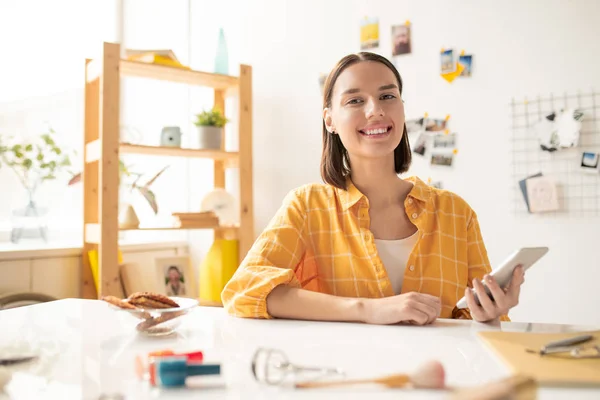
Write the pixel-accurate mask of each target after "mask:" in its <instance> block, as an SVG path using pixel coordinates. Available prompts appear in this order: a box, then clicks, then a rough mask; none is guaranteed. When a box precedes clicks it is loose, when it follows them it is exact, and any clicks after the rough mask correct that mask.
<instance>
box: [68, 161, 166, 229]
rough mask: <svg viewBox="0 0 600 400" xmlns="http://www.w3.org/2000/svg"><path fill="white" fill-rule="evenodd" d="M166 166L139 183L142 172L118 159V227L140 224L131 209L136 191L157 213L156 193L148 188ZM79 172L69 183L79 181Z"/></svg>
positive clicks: (131, 226)
mask: <svg viewBox="0 0 600 400" xmlns="http://www.w3.org/2000/svg"><path fill="white" fill-rule="evenodd" d="M167 168H168V166H166V167H164V168H162V169H161V170H160V171H158V173H156V174H155V175H153V176H152V178H150V179H149V180H148V181H147V182H146V183H144V184H140V183H139V182H140V180H141V179H142V177H143V176H144V174H142V173H140V172H134V171H133V170H131V166H129V165H126V164H125V162H123V160H121V159H119V186H120V188H119V189H120V194H119V197H120V198H121V199H120V201H119V202H120V204H119V227H120V228H137V227H138V226H139V224H140V221H139V220H138V217H137V214H136V212H135V210H134V209H133V205H132V204H131V203H132V200H131V195H132V194H133V193H134V192H138V193H139V194H141V195H142V197H143V198H144V200H146V203H147V204H148V205H149V206H150V208H152V211H153V212H154V215H156V214H158V203H157V202H156V195H155V194H154V192H153V191H152V190H151V189H150V186H152V184H153V183H154V181H156V179H157V178H158V177H159V176H160V175H161V174H162V173H163V172H165V170H166V169H167ZM81 176H82V175H81V172H80V173H78V174H76V175H75V176H73V178H72V179H71V180H70V181H69V185H74V184H76V183H78V182H80V181H81Z"/></svg>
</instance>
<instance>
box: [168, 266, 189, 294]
mask: <svg viewBox="0 0 600 400" xmlns="http://www.w3.org/2000/svg"><path fill="white" fill-rule="evenodd" d="M166 290H167V296H185V294H186V293H185V284H184V283H183V282H182V279H181V272H180V271H179V268H177V267H176V266H174V265H171V266H170V267H169V269H168V270H167V284H166Z"/></svg>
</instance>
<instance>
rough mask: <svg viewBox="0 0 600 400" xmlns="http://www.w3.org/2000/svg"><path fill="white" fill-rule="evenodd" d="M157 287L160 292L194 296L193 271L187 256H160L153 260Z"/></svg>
mask: <svg viewBox="0 0 600 400" xmlns="http://www.w3.org/2000/svg"><path fill="white" fill-rule="evenodd" d="M155 265H156V271H157V276H158V288H159V290H160V292H161V293H162V294H165V295H167V296H176V297H196V293H195V286H194V273H193V271H192V268H191V261H190V258H189V257H187V256H174V257H160V258H157V259H156V260H155Z"/></svg>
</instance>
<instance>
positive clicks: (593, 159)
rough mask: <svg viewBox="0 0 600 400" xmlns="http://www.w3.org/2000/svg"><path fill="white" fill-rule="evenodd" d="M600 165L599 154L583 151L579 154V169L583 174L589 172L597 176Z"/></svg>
mask: <svg viewBox="0 0 600 400" xmlns="http://www.w3.org/2000/svg"><path fill="white" fill-rule="evenodd" d="M599 165H600V153H594V152H592V151H584V152H582V153H581V164H580V165H579V168H580V169H581V170H582V171H583V172H590V173H593V174H597V173H598V171H599V169H598V166H599Z"/></svg>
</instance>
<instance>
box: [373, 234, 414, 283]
mask: <svg viewBox="0 0 600 400" xmlns="http://www.w3.org/2000/svg"><path fill="white" fill-rule="evenodd" d="M418 233H419V231H417V232H415V233H414V234H412V235H411V236H409V237H407V238H404V239H397V240H384V239H375V246H376V247H377V253H378V254H379V258H381V261H383V265H384V267H385V269H386V271H387V274H388V277H389V278H390V282H391V283H392V288H393V289H394V293H395V294H400V292H401V291H402V282H403V281H404V270H405V269H406V263H407V262H408V257H409V256H410V253H411V252H412V249H413V247H414V246H415V243H416V242H417V239H418V238H419V235H418Z"/></svg>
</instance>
